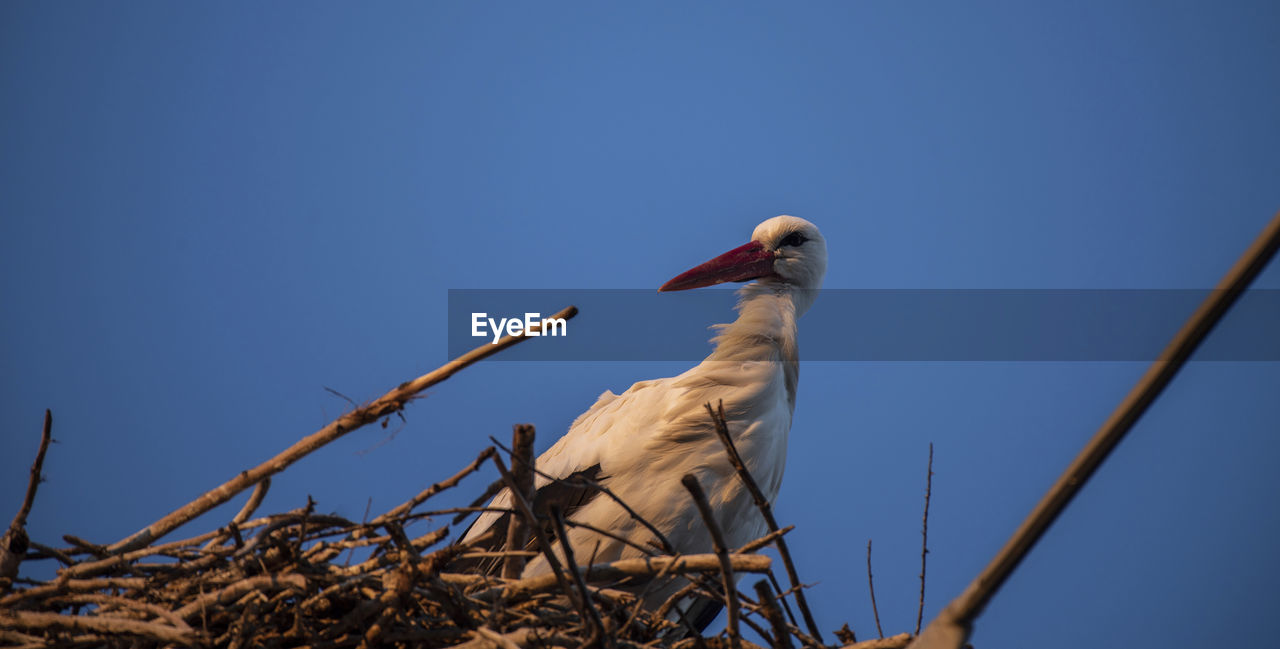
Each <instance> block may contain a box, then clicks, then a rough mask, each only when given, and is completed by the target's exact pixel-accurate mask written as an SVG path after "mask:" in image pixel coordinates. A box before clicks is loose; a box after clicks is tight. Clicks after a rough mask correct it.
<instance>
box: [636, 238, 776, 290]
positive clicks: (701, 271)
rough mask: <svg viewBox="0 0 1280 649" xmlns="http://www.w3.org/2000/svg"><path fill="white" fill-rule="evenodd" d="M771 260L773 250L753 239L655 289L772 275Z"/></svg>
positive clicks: (739, 280) (740, 280)
mask: <svg viewBox="0 0 1280 649" xmlns="http://www.w3.org/2000/svg"><path fill="white" fill-rule="evenodd" d="M773 259H774V257H773V253H772V252H769V251H768V250H765V247H764V246H763V245H762V244H760V242H758V241H752V242H751V243H748V244H746V245H745V246H738V247H737V248H734V249H733V250H730V251H729V252H726V253H724V254H723V255H720V256H719V257H716V258H715V259H712V260H711V261H708V262H706V263H704V264H701V265H699V266H695V267H693V268H690V269H689V270H686V271H685V272H683V273H680V274H679V275H676V276H675V277H674V278H672V280H671V281H669V282H667V283H666V284H663V285H662V288H660V289H658V291H659V292H661V291H683V290H685V289H690V288H702V287H703V286H714V285H716V284H723V283H725V282H745V281H748V280H753V279H756V278H759V277H764V276H765V275H771V274H773Z"/></svg>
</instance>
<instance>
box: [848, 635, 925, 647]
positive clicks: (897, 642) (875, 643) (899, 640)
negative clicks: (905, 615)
mask: <svg viewBox="0 0 1280 649" xmlns="http://www.w3.org/2000/svg"><path fill="white" fill-rule="evenodd" d="M914 637H915V636H913V635H911V634H910V633H899V634H898V635H891V636H889V637H887V638H872V639H870V640H863V641H862V642H855V643H853V644H849V645H845V646H843V647H841V648H840V649H902V648H903V647H905V646H907V645H908V644H911V640H912V638H914Z"/></svg>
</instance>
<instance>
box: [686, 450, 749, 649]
mask: <svg viewBox="0 0 1280 649" xmlns="http://www.w3.org/2000/svg"><path fill="white" fill-rule="evenodd" d="M680 483H681V484H683V485H684V488H685V489H686V490H688V491H689V495H690V496H691V497H692V498H693V503H694V504H695V505H697V507H698V514H699V515H701V516H702V523H703V524H704V525H706V527H707V531H708V532H709V533H710V534H711V547H712V548H713V549H714V550H715V553H716V560H717V561H718V562H719V563H720V572H721V576H722V577H723V579H724V595H725V602H726V608H727V609H728V611H729V626H728V631H729V644H730V645H731V646H732V647H733V649H741V647H742V635H741V634H740V633H739V632H738V608H739V604H738V586H737V583H738V580H736V579H734V577H733V564H732V563H730V561H729V549H728V548H727V547H726V545H727V544H726V543H725V542H724V533H723V532H721V531H720V524H719V523H717V522H716V515H715V512H713V511H711V503H708V502H707V495H706V494H705V493H703V492H702V485H699V484H698V478H697V476H694V475H693V474H692V473H686V474H685V475H684V477H682V478H681V479H680Z"/></svg>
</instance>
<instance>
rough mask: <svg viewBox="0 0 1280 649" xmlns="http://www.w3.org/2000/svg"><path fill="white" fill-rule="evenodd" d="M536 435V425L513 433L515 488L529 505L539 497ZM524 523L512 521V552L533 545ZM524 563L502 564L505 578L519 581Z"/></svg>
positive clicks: (515, 558) (520, 559)
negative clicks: (535, 478) (535, 473)
mask: <svg viewBox="0 0 1280 649" xmlns="http://www.w3.org/2000/svg"><path fill="white" fill-rule="evenodd" d="M534 435H535V432H534V428H533V425H532V424H516V425H515V426H514V427H513V428H512V431H511V449H512V450H511V477H512V478H513V479H514V481H515V485H516V486H515V488H516V489H519V490H520V495H522V496H524V498H525V500H526V501H528V502H533V499H534V496H535V495H536V494H535V492H534V490H533V463H534V461H535V460H534V457H533V439H534ZM522 523H523V521H522V520H521V519H520V518H519V517H517V516H512V517H511V518H509V519H508V522H507V547H508V548H512V549H514V548H523V547H524V546H525V544H526V543H528V542H529V531H528V530H526V529H525V528H524V525H523V524H522ZM566 547H568V546H566ZM524 559H525V558H524V556H522V555H518V554H512V555H508V556H507V557H506V559H504V560H503V563H502V578H503V579H519V578H520V573H522V572H524ZM569 565H570V566H571V567H572V566H573V560H572V559H569ZM584 596H585V593H584Z"/></svg>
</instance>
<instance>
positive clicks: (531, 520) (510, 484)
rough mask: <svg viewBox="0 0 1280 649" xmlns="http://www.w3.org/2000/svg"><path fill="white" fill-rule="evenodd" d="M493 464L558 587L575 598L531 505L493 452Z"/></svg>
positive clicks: (500, 459)
mask: <svg viewBox="0 0 1280 649" xmlns="http://www.w3.org/2000/svg"><path fill="white" fill-rule="evenodd" d="M492 460H493V465H494V466H496V467H498V473H501V474H502V479H503V480H504V481H506V483H507V488H508V489H510V490H511V494H512V498H511V500H512V502H513V503H515V505H516V511H517V512H519V514H520V515H521V516H523V517H524V522H525V524H526V525H528V526H529V531H531V532H533V536H534V538H536V539H537V540H538V547H539V549H541V550H542V556H543V557H544V558H545V559H546V560H547V565H549V566H551V572H552V574H553V576H554V578H555V580H556V583H558V584H560V589H561V590H563V591H564V592H565V594H566V595H568V596H569V599H570V600H573V599H575V595H574V591H573V588H570V587H569V580H568V579H567V578H565V576H564V568H562V567H561V566H560V560H559V559H557V558H556V553H555V552H554V551H553V550H552V549H551V541H550V539H548V538H547V535H546V534H545V533H543V531H542V526H541V525H539V524H538V517H537V516H535V515H534V513H533V507H532V506H531V504H530V503H529V502H528V501H526V500H525V498H524V495H522V494H521V493H520V492H519V490H518V487H517V486H516V481H515V478H514V477H513V476H512V475H511V472H510V471H508V470H507V467H506V466H505V465H504V464H503V463H502V458H500V457H498V455H497V454H496V453H495V454H494V455H493V457H492Z"/></svg>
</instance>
